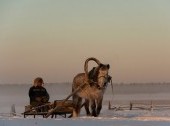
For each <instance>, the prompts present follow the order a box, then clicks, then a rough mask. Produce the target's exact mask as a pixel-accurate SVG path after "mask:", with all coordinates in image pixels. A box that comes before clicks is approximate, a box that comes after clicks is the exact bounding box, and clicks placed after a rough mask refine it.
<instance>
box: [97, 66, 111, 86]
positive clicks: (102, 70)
mask: <svg viewBox="0 0 170 126" xmlns="http://www.w3.org/2000/svg"><path fill="white" fill-rule="evenodd" d="M109 68H110V65H109V64H106V65H105V64H100V65H99V66H98V76H97V82H98V86H99V88H101V89H102V88H105V86H106V84H107V83H108V82H109V75H108V73H109Z"/></svg>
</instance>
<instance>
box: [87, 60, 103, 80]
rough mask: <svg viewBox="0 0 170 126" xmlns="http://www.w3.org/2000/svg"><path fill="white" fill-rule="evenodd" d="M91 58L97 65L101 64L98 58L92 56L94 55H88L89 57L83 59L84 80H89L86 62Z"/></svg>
mask: <svg viewBox="0 0 170 126" xmlns="http://www.w3.org/2000/svg"><path fill="white" fill-rule="evenodd" d="M91 60H92V61H95V62H96V63H97V64H98V65H100V64H101V62H100V61H99V60H98V59H96V58H94V57H90V58H88V59H87V60H86V61H85V64H84V71H85V77H86V81H88V80H89V77H88V62H89V61H91Z"/></svg>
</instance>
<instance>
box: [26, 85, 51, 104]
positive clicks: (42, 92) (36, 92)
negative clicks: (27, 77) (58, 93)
mask: <svg viewBox="0 0 170 126" xmlns="http://www.w3.org/2000/svg"><path fill="white" fill-rule="evenodd" d="M29 97H30V105H32V106H38V105H42V104H45V103H47V102H48V101H49V98H50V97H49V94H48V92H47V90H46V89H45V88H44V87H42V86H36V87H35V86H32V87H31V88H30V89H29Z"/></svg>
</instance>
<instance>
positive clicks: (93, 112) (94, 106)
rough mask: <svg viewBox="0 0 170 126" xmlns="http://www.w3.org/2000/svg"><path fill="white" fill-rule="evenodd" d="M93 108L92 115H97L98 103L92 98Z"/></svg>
mask: <svg viewBox="0 0 170 126" xmlns="http://www.w3.org/2000/svg"><path fill="white" fill-rule="evenodd" d="M91 110H92V116H94V117H96V116H97V114H96V103H95V100H91Z"/></svg>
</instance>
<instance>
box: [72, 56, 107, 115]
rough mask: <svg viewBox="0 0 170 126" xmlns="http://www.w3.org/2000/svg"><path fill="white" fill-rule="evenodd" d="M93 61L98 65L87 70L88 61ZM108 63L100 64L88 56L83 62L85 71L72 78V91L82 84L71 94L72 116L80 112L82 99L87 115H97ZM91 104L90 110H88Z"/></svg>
mask: <svg viewBox="0 0 170 126" xmlns="http://www.w3.org/2000/svg"><path fill="white" fill-rule="evenodd" d="M91 60H92V61H95V62H96V63H97V64H98V66H97V67H94V68H93V69H92V70H91V71H90V72H88V62H89V61H91ZM109 68H110V66H109V64H106V65H105V64H102V63H100V61H99V60H98V59H96V58H93V57H91V58H88V59H87V60H86V61H85V64H84V71H85V73H79V74H77V75H76V76H75V77H74V79H73V85H72V91H73V92H74V91H75V90H76V89H77V88H78V87H79V86H81V85H84V86H83V87H82V88H81V89H80V90H79V91H78V92H77V93H75V94H74V95H73V103H74V104H75V109H74V110H73V117H77V116H79V114H80V109H81V105H82V99H85V109H86V113H87V115H92V116H98V115H99V114H100V110H101V108H102V100H103V94H104V91H105V89H106V87H107V83H108V82H109V77H110V76H109V75H108V72H109ZM89 105H91V110H92V112H90V110H89Z"/></svg>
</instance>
